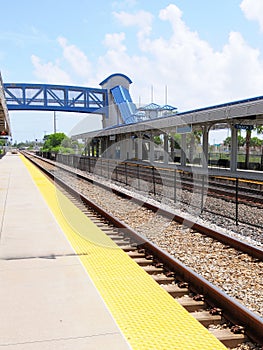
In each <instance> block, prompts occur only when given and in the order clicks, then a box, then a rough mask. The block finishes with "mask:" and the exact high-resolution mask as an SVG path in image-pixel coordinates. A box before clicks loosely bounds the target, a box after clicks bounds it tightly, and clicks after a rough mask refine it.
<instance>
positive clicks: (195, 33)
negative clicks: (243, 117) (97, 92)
mask: <svg viewBox="0 0 263 350" xmlns="http://www.w3.org/2000/svg"><path fill="white" fill-rule="evenodd" d="M262 13H263V1H262V0H231V1H229V0H220V1H217V0H214V1H207V0H199V1H196V0H178V1H173V2H171V1H164V0H159V1H152V0H141V1H136V0H126V1H106V0H105V1H104V0H97V1H94V2H90V1H88V0H75V1H74V2H68V1H62V0H58V1H53V0H52V1H51V0H46V1H45V2H42V3H39V2H35V1H31V0H24V1H19V2H16V3H15V4H14V2H7V1H6V2H3V3H2V4H1V14H2V15H1V22H0V71H1V73H2V78H3V81H4V82H12V83H15V82H17V83H18V82H23V83H32V82H35V83H36V82H37V83H51V84H66V85H81V86H82V85H83V86H89V87H99V83H100V82H101V81H102V80H104V79H105V78H106V77H107V76H108V75H110V74H113V73H116V72H120V73H123V74H125V75H127V76H129V77H130V78H131V80H132V81H133V83H132V85H131V95H132V98H133V100H134V102H135V103H138V102H139V101H140V102H141V103H149V102H151V87H152V86H153V98H154V102H156V103H159V104H164V103H165V86H167V91H168V95H167V99H168V103H169V104H171V105H174V106H176V107H177V108H178V110H179V111H185V110H188V109H193V108H198V107H203V106H209V105H213V104H217V103H221V102H227V101H234V100H238V99H242V98H247V97H251V96H259V95H263V16H262ZM10 118H11V125H12V130H13V140H14V141H15V140H17V141H22V140H34V139H36V138H37V139H41V138H42V137H43V136H44V134H45V133H47V134H48V133H52V132H53V113H52V112H41V113H40V112H30V113H28V112H10ZM83 118H84V117H83V115H77V114H69V113H57V128H58V131H61V132H65V133H69V132H70V130H71V129H72V128H73V127H74V126H75V125H76V124H77V123H78V122H80V121H81V120H82V119H83ZM100 119H101V118H100V117H96V116H93V115H90V116H88V117H87V120H88V123H86V124H87V128H88V129H89V130H94V129H98V128H100V126H101V124H100ZM83 131H87V130H83ZM211 137H212V140H213V142H218V138H220V137H222V133H221V134H220V135H219V134H218V133H216V134H214V135H212V136H211Z"/></svg>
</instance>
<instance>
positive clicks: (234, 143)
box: [230, 125, 238, 171]
mask: <svg viewBox="0 0 263 350" xmlns="http://www.w3.org/2000/svg"><path fill="white" fill-rule="evenodd" d="M237 148H238V138H237V129H236V128H235V127H234V125H231V152H230V170H231V171H236V170H237Z"/></svg>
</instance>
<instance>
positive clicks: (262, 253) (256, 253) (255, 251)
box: [23, 153, 263, 260]
mask: <svg viewBox="0 0 263 350" xmlns="http://www.w3.org/2000/svg"><path fill="white" fill-rule="evenodd" d="M23 154H24V155H25V156H26V154H25V153H23ZM30 155H31V156H32V157H36V158H38V159H40V160H42V161H44V162H47V163H50V162H49V161H48V160H46V159H43V158H42V157H38V156H35V155H32V154H30ZM29 159H30V158H29ZM53 165H54V164H53ZM54 166H56V167H58V168H61V169H63V170H65V171H68V172H69V173H71V174H74V175H75V176H77V177H78V178H80V179H83V180H85V181H89V182H91V183H93V184H94V185H96V186H99V187H101V188H104V189H106V190H108V191H109V190H110V191H112V192H113V193H115V194H117V195H118V196H121V197H125V198H127V199H132V200H133V201H134V202H137V203H140V204H141V205H142V206H143V207H145V208H147V209H149V210H151V211H153V212H158V214H160V215H163V216H164V217H166V218H168V219H170V220H173V221H175V222H178V223H179V224H182V225H184V226H186V227H189V228H192V229H193V230H196V231H198V232H199V233H202V234H204V235H206V236H209V237H211V238H213V239H216V240H218V241H220V242H222V243H223V244H226V245H228V246H230V247H232V248H234V249H236V250H240V251H242V252H243V253H246V254H248V255H250V256H251V257H253V258H255V259H259V260H263V249H261V248H260V247H256V246H253V245H251V244H249V243H246V242H242V241H240V240H238V239H236V238H234V237H230V236H229V235H227V234H224V233H223V232H218V231H215V230H213V229H211V228H209V227H207V226H205V225H202V224H200V223H196V222H194V221H193V220H190V219H189V218H187V217H185V216H183V215H178V214H175V213H174V212H172V211H169V210H167V209H162V208H160V207H158V206H157V205H154V204H152V203H150V202H148V201H143V202H142V201H141V200H139V199H136V198H134V197H133V196H131V195H129V194H127V193H124V192H123V191H121V190H120V189H115V188H111V187H109V186H107V185H106V184H103V183H101V182H99V181H97V180H95V179H90V178H88V177H87V176H84V175H82V174H79V173H76V172H74V171H71V170H69V169H65V168H64V167H63V166H61V165H58V164H57V163H56V165H54Z"/></svg>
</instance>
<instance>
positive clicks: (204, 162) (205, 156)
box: [202, 125, 209, 169]
mask: <svg viewBox="0 0 263 350" xmlns="http://www.w3.org/2000/svg"><path fill="white" fill-rule="evenodd" d="M208 133H209V129H208V127H207V126H206V125H204V126H203V140H202V147H203V153H202V168H203V169H207V163H208Z"/></svg>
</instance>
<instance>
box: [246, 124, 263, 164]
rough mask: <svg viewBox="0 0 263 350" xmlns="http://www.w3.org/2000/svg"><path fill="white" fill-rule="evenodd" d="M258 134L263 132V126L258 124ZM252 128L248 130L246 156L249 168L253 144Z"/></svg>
mask: <svg viewBox="0 0 263 350" xmlns="http://www.w3.org/2000/svg"><path fill="white" fill-rule="evenodd" d="M256 131H257V134H258V135H259V134H262V133H263V126H262V125H258V126H256ZM251 134H252V131H251V130H246V158H245V169H248V167H249V153H250V144H251Z"/></svg>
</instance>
